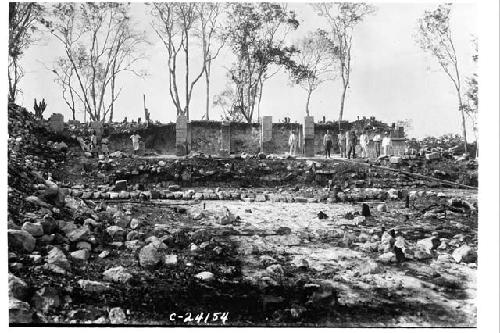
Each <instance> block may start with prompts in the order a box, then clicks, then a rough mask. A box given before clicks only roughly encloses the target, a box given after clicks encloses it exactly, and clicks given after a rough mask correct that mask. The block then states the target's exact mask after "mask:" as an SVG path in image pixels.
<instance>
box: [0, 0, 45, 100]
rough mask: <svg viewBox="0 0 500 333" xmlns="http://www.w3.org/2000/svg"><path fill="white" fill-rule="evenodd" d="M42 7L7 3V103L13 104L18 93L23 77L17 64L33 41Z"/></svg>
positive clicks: (31, 3)
mask: <svg viewBox="0 0 500 333" xmlns="http://www.w3.org/2000/svg"><path fill="white" fill-rule="evenodd" d="M42 14H43V7H42V6H41V5H40V4H37V3H35V2H9V63H8V79H9V95H8V100H9V102H15V100H16V96H17V94H18V93H19V91H20V90H19V81H20V80H21V78H22V77H23V76H24V72H23V69H22V67H21V65H20V64H19V60H20V59H21V57H22V55H23V53H24V50H26V49H27V48H28V47H29V46H30V44H31V43H32V42H33V41H34V38H33V33H34V32H35V31H36V30H37V29H38V27H37V26H38V20H39V19H40V18H41V15H42Z"/></svg>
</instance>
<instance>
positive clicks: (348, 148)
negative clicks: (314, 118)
mask: <svg viewBox="0 0 500 333" xmlns="http://www.w3.org/2000/svg"><path fill="white" fill-rule="evenodd" d="M381 133H382V132H381V131H378V132H376V134H375V136H374V137H373V138H372V141H373V143H374V146H375V154H376V156H380V155H381V151H382V150H383V153H384V155H388V154H389V147H390V146H391V145H392V141H391V137H390V135H389V132H385V133H384V136H383V137H382V134H381ZM333 143H334V140H333V137H332V134H331V133H330V130H327V131H326V133H325V135H324V136H323V147H324V149H325V158H331V150H332V148H333ZM369 143H370V137H369V136H368V133H367V131H362V132H361V134H360V135H359V137H358V135H357V134H356V131H355V130H348V131H345V132H340V133H339V134H338V135H337V144H338V147H339V150H340V157H341V158H347V159H351V157H352V158H356V146H357V145H358V144H359V146H360V147H361V158H367V157H368V145H369ZM288 145H289V146H290V155H291V156H295V154H296V153H297V145H298V138H297V134H296V132H295V131H291V132H290V137H289V139H288Z"/></svg>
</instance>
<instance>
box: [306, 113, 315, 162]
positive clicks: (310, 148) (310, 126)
mask: <svg viewBox="0 0 500 333" xmlns="http://www.w3.org/2000/svg"><path fill="white" fill-rule="evenodd" d="M304 155H305V156H306V157H314V117H313V116H306V117H304Z"/></svg>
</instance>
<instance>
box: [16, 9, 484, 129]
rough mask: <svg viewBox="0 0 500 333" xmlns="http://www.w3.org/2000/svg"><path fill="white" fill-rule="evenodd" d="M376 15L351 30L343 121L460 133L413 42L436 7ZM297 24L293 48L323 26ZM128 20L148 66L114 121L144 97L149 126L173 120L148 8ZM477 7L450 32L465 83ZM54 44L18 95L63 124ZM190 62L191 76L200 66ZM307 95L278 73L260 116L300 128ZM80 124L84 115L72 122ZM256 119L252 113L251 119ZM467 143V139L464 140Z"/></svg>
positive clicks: (333, 115)
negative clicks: (37, 102)
mask: <svg viewBox="0 0 500 333" xmlns="http://www.w3.org/2000/svg"><path fill="white" fill-rule="evenodd" d="M376 6H377V8H378V10H377V12H376V14H375V15H373V16H370V17H367V18H366V19H365V20H364V21H363V22H362V23H361V24H360V25H359V26H358V27H357V30H356V31H355V34H354V37H353V40H354V45H353V49H352V74H351V85H350V88H349V90H348V95H347V99H346V104H345V111H344V119H346V120H354V119H356V118H357V116H367V117H368V116H375V117H376V118H377V119H380V120H383V121H386V122H394V121H397V120H402V119H412V121H413V130H411V131H409V134H410V135H411V136H416V137H422V136H425V135H435V136H438V135H442V134H445V133H461V129H460V117H459V113H458V109H457V104H458V102H457V97H456V94H455V91H454V88H453V85H452V83H451V81H450V80H449V79H448V77H447V76H446V75H445V74H444V73H443V72H442V71H441V70H440V68H439V67H438V65H437V63H436V61H435V60H434V59H433V58H432V57H431V56H429V55H427V54H425V53H424V52H423V51H422V50H421V49H420V48H419V47H418V45H417V44H416V43H415V41H414V38H413V34H414V33H415V31H416V25H417V19H418V18H419V17H421V16H422V14H423V12H424V10H426V9H433V8H435V7H436V6H437V4H435V3H434V4H421V3H419V4H409V3H400V4H390V3H380V4H376ZM289 8H290V9H294V10H295V11H296V13H297V16H298V19H299V21H300V23H301V25H300V27H299V29H298V30H296V31H294V32H292V33H291V34H290V36H289V39H290V40H291V41H293V40H296V39H298V38H300V37H302V36H303V35H304V34H305V33H307V32H308V31H311V30H315V29H317V28H321V27H324V25H323V23H324V22H323V21H322V20H321V18H318V17H317V16H316V15H315V14H314V11H313V10H312V8H311V7H310V6H309V4H305V3H291V4H289ZM132 17H133V19H134V20H135V22H136V27H137V28H138V29H141V30H146V32H147V34H148V36H149V41H150V42H151V45H150V46H149V47H148V48H147V49H146V53H147V55H148V60H147V61H146V62H144V63H143V66H142V67H143V68H144V69H146V70H147V71H148V72H149V76H148V77H147V78H145V79H140V78H137V77H135V76H133V75H125V76H122V78H121V82H120V83H119V85H121V86H122V88H123V91H122V94H121V96H120V98H119V100H118V101H117V103H116V106H115V120H122V119H123V117H125V116H127V117H128V119H132V118H137V117H142V118H144V117H143V101H142V94H143V93H145V94H146V104H147V107H148V108H149V111H150V112H151V117H152V119H153V120H160V121H162V122H168V121H175V108H174V106H173V104H172V102H171V100H170V96H169V94H168V72H167V66H166V61H167V60H166V59H167V55H166V51H165V49H164V46H163V44H162V43H161V42H160V40H159V39H158V37H157V36H156V34H155V33H154V32H153V31H152V29H151V28H150V25H149V22H150V17H149V15H148V9H147V8H146V6H145V5H144V4H142V3H134V4H132ZM476 25H477V20H476V8H475V5H474V4H467V3H457V4H454V7H453V12H452V31H453V32H454V38H455V44H456V48H457V53H458V54H457V55H458V61H459V66H460V69H461V71H462V77H467V76H469V75H470V74H471V73H472V72H473V71H474V67H473V64H472V60H471V52H472V51H473V48H472V43H471V37H472V34H474V35H477V32H476ZM61 51H62V50H61V48H60V47H59V45H58V44H57V41H55V40H53V39H50V38H48V39H47V40H44V41H42V42H40V43H38V44H37V45H34V46H33V47H31V48H30V49H29V50H28V51H27V52H26V53H25V56H24V58H23V60H22V64H23V66H24V68H25V71H26V75H25V77H24V78H23V80H22V82H21V88H22V90H23V94H22V95H21V96H20V98H19V101H20V104H23V105H25V106H27V107H28V108H32V105H33V98H37V99H41V98H42V97H44V98H45V99H46V101H47V103H48V108H47V110H46V114H47V115H50V114H52V113H62V114H64V116H65V119H69V118H70V116H71V114H70V111H69V110H68V108H67V107H66V105H65V104H64V101H63V100H62V96H61V89H60V88H59V87H58V86H57V85H56V84H55V83H54V81H53V79H54V75H53V74H52V73H51V72H50V71H48V70H47V68H46V66H49V67H50V64H51V63H52V62H53V61H54V59H55V58H56V57H57V56H59V55H60V54H62V53H61ZM194 59H195V60H193V64H192V66H193V69H192V72H193V73H194V72H195V71H196V67H197V66H199V64H198V63H196V58H194ZM232 59H233V57H232V55H231V52H230V51H229V50H227V49H226V50H224V52H222V53H221V54H220V56H219V58H217V59H216V61H215V63H214V64H213V67H212V79H211V82H212V83H211V93H212V94H211V95H212V96H213V94H217V93H219V92H220V91H221V90H222V89H223V88H224V87H225V85H226V82H227V79H226V69H225V68H226V67H229V65H230V63H231V61H232ZM340 94H341V85H340V82H339V81H334V82H328V83H325V84H324V85H323V86H321V87H320V88H319V89H318V90H317V91H315V92H314V93H313V95H312V99H311V105H310V110H311V115H313V116H314V117H315V119H316V120H320V119H321V118H322V116H323V115H324V116H326V118H327V120H336V119H337V117H338V110H339V105H340ZM305 99H306V94H305V92H304V91H303V90H302V89H301V88H300V87H298V86H291V85H290V83H289V80H288V75H287V74H286V73H284V72H282V73H279V74H278V75H276V76H274V77H273V78H271V79H270V80H269V81H267V82H266V83H265V85H264V92H263V97H262V103H261V114H262V115H272V116H273V121H275V122H277V121H279V120H281V119H283V118H284V117H285V116H289V117H290V118H291V119H292V121H299V122H301V121H302V119H303V116H304V115H305ZM204 103H205V83H204V80H203V79H202V80H200V81H199V82H198V84H197V86H196V87H195V89H194V92H193V98H192V101H191V104H190V112H191V119H201V117H202V115H203V114H204V112H205V104H204ZM78 117H79V118H80V119H82V118H83V115H82V114H80V115H79V116H78ZM254 118H256V113H255V115H254ZM210 119H215V120H219V119H220V112H219V110H217V109H215V108H212V110H211V115H210ZM470 137H472V133H471V135H470Z"/></svg>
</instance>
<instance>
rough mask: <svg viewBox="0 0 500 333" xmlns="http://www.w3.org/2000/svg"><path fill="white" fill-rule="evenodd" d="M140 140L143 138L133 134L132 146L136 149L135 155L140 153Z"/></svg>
mask: <svg viewBox="0 0 500 333" xmlns="http://www.w3.org/2000/svg"><path fill="white" fill-rule="evenodd" d="M140 138H141V136H140V135H139V134H137V133H135V134H132V135H131V136H130V140H132V146H133V147H134V154H137V152H138V151H139V139H140Z"/></svg>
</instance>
